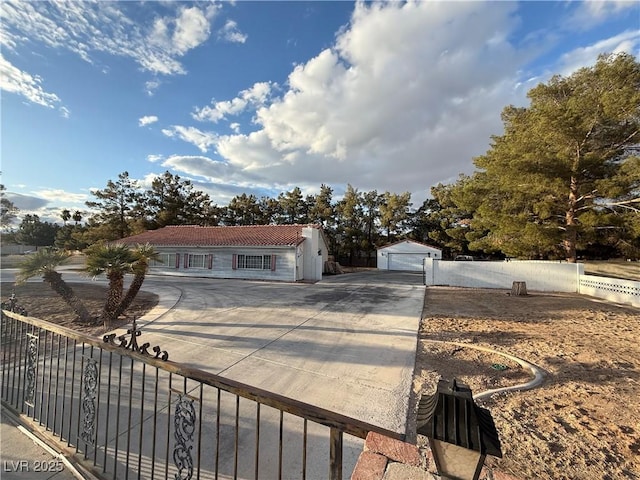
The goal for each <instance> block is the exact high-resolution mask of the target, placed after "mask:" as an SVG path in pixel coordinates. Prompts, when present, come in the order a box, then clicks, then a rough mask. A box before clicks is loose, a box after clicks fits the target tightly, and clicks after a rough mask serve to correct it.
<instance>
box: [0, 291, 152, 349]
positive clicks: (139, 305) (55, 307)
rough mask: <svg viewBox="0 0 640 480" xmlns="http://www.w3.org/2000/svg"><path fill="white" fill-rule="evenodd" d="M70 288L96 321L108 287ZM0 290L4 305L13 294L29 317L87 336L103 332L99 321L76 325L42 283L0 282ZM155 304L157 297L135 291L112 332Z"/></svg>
mask: <svg viewBox="0 0 640 480" xmlns="http://www.w3.org/2000/svg"><path fill="white" fill-rule="evenodd" d="M70 285H71V287H72V288H73V291H74V292H75V294H76V295H77V296H78V298H80V299H81V300H82V301H83V303H84V304H85V305H86V307H87V309H88V310H89V313H91V315H92V316H93V317H94V318H96V319H97V318H98V317H99V316H100V312H101V311H102V307H103V306H104V303H105V300H106V298H107V295H106V294H107V288H106V287H105V286H102V285H92V284H86V283H72V284H70ZM0 289H1V291H0V292H1V298H2V301H3V302H6V301H7V300H8V299H9V296H10V295H11V293H12V292H15V294H16V298H17V303H18V305H21V306H22V307H24V308H25V309H26V311H27V314H28V315H29V316H30V317H36V318H40V319H41V320H47V321H49V322H54V323H57V324H59V325H62V326H64V327H67V328H72V329H74V330H77V331H80V332H83V333H85V334H87V335H90V336H97V337H100V336H101V335H102V334H103V333H105V331H106V329H105V327H104V325H102V324H101V323H100V322H98V321H96V322H94V323H93V324H90V325H85V324H82V323H79V322H77V321H76V320H75V318H74V314H73V311H72V310H71V309H70V307H69V306H68V305H67V304H66V303H65V302H64V301H63V300H62V299H61V298H60V297H59V296H58V295H57V294H56V293H55V292H54V291H53V290H51V288H50V287H49V286H48V285H46V284H44V283H39V282H38V283H36V282H28V283H24V284H22V285H18V286H15V285H14V284H13V283H6V282H3V283H0ZM157 304H158V296H157V295H156V294H154V293H150V292H145V291H140V292H138V295H137V296H136V299H135V300H134V302H133V304H132V305H131V307H129V309H128V310H127V312H126V314H125V315H124V316H122V317H120V318H119V319H118V322H117V323H115V324H113V325H112V328H114V329H115V328H117V327H120V326H122V325H125V324H127V323H130V322H131V321H132V320H133V318H139V317H141V316H142V315H144V314H145V313H146V312H148V311H149V310H151V309H152V308H153V307H154V306H155V305H157Z"/></svg>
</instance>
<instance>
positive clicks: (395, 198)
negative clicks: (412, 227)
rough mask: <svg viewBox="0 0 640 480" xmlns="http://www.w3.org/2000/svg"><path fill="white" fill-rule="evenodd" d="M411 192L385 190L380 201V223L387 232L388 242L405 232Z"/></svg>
mask: <svg viewBox="0 0 640 480" xmlns="http://www.w3.org/2000/svg"><path fill="white" fill-rule="evenodd" d="M410 207H411V194H410V193H409V192H404V193H401V194H397V193H390V192H384V194H383V195H382V201H381V202H380V223H381V225H382V227H383V228H384V229H385V230H386V233H387V242H391V241H392V238H395V237H396V236H397V235H399V234H401V233H403V232H404V231H405V229H406V226H407V225H406V224H407V221H408V220H409V208H410Z"/></svg>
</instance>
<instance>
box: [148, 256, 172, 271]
mask: <svg viewBox="0 0 640 480" xmlns="http://www.w3.org/2000/svg"><path fill="white" fill-rule="evenodd" d="M150 266H151V267H165V268H176V254H175V253H159V254H158V259H157V260H151V262H150Z"/></svg>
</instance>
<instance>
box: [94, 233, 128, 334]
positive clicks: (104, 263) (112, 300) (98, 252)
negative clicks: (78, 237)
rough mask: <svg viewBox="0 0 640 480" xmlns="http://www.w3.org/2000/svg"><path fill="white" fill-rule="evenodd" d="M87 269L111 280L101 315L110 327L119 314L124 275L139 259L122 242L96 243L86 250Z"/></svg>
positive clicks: (105, 324)
mask: <svg viewBox="0 0 640 480" xmlns="http://www.w3.org/2000/svg"><path fill="white" fill-rule="evenodd" d="M85 253H86V255H87V262H86V270H87V272H88V273H89V274H90V275H102V274H103V273H104V274H106V276H107V279H108V280H109V289H108V291H107V299H106V302H105V305H104V308H103V310H102V314H101V315H100V319H101V320H102V321H103V322H104V326H105V327H106V328H109V327H110V325H111V322H113V321H114V320H115V319H116V318H118V316H117V312H116V311H117V309H118V306H119V305H120V300H121V299H122V291H123V290H124V275H125V274H126V273H129V272H132V271H133V264H134V263H135V261H136V260H137V258H136V256H135V255H134V253H133V251H132V250H131V249H130V248H129V247H128V246H127V245H122V244H105V243H96V244H94V245H92V246H91V247H89V248H88V249H87V250H86V251H85Z"/></svg>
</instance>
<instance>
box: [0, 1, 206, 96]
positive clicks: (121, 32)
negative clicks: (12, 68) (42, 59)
mask: <svg viewBox="0 0 640 480" xmlns="http://www.w3.org/2000/svg"><path fill="white" fill-rule="evenodd" d="M169 6H171V4H169ZM145 8H148V4H145V3H143V2H141V3H137V2H136V3H134V2H126V3H122V4H120V3H118V2H53V3H50V2H15V3H8V2H2V3H1V4H0V14H1V16H2V19H3V22H2V24H0V42H1V44H2V46H3V47H5V48H7V49H9V50H11V51H15V50H16V48H17V47H18V46H19V45H21V44H24V43H27V42H40V43H43V44H44V45H46V46H48V47H51V48H63V49H67V50H70V51H71V52H73V53H75V54H77V55H78V56H79V57H80V58H82V59H84V60H85V61H87V62H90V63H94V62H95V59H94V57H95V53H96V52H104V53H108V54H110V55H115V56H120V57H127V58H131V59H132V60H133V61H135V62H136V63H138V65H140V66H141V67H142V69H143V70H146V71H149V72H152V73H156V74H162V75H173V74H183V73H185V69H184V67H183V65H182V64H181V62H180V57H182V56H184V55H185V54H186V53H187V52H189V51H190V50H192V49H194V48H197V47H198V46H200V45H202V44H203V43H204V42H205V41H207V39H208V38H209V37H210V35H211V22H212V20H213V18H214V17H215V15H216V13H217V11H218V8H219V7H218V6H216V5H211V4H210V5H208V6H206V7H204V6H202V7H200V6H191V7H184V6H181V7H176V8H175V9H174V10H175V12H174V14H173V15H168V16H163V17H156V18H155V19H154V20H153V21H152V22H151V23H148V24H139V22H138V21H137V20H136V21H134V20H133V19H132V18H130V17H129V16H127V14H126V13H125V12H128V11H131V10H134V9H145ZM156 86H157V84H156ZM153 90H154V86H153V85H152V84H151V83H149V84H148V85H147V91H148V92H153Z"/></svg>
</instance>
